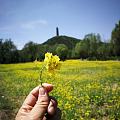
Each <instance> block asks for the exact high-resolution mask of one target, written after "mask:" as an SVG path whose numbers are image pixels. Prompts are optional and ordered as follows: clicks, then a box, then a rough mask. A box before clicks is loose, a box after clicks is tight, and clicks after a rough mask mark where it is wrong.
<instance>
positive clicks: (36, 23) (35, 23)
mask: <svg viewBox="0 0 120 120" xmlns="http://www.w3.org/2000/svg"><path fill="white" fill-rule="evenodd" d="M41 25H47V21H46V20H34V21H29V22H26V23H22V24H21V28H24V29H35V28H36V27H38V26H41Z"/></svg>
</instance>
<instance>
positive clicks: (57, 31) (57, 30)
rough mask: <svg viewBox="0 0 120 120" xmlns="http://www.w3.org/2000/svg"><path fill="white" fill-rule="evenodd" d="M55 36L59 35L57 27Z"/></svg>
mask: <svg viewBox="0 0 120 120" xmlns="http://www.w3.org/2000/svg"><path fill="white" fill-rule="evenodd" d="M56 36H59V29H58V27H56Z"/></svg>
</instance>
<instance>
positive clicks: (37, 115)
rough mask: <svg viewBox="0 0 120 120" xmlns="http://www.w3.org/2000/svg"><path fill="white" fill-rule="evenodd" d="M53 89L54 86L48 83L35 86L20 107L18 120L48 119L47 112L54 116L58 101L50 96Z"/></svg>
mask: <svg viewBox="0 0 120 120" xmlns="http://www.w3.org/2000/svg"><path fill="white" fill-rule="evenodd" d="M52 90H53V86H52V85H51V84H48V83H44V84H42V86H37V87H36V88H34V89H33V90H32V91H31V92H30V93H29V95H28V96H27V97H26V99H25V101H24V103H23V105H22V106H21V108H20V109H19V111H18V113H17V115H16V120H46V119H47V118H46V115H45V114H46V113H47V114H48V115H49V116H54V115H55V112H56V108H57V101H56V100H55V99H54V98H53V97H50V96H49V92H51V91H52Z"/></svg>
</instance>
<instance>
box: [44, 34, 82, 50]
mask: <svg viewBox="0 0 120 120" xmlns="http://www.w3.org/2000/svg"><path fill="white" fill-rule="evenodd" d="M79 41H80V39H77V38H73V37H68V36H55V37H52V38H50V39H48V40H47V41H46V42H44V43H43V45H46V44H47V45H55V44H65V45H66V46H67V47H68V48H69V49H72V48H74V47H75V45H76V43H78V42H79Z"/></svg>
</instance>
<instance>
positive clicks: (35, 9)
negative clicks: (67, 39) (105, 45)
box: [0, 0, 120, 49]
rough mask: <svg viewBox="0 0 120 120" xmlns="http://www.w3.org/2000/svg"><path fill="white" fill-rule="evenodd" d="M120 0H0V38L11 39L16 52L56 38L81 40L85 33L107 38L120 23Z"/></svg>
mask: <svg viewBox="0 0 120 120" xmlns="http://www.w3.org/2000/svg"><path fill="white" fill-rule="evenodd" d="M119 11H120V0H0V38H3V39H7V38H11V39H12V41H13V42H14V43H15V45H16V46H17V48H18V49H21V48H22V47H23V46H24V45H25V43H27V42H29V41H33V42H35V43H43V42H45V41H46V40H47V39H49V38H51V37H53V36H55V28H56V27H57V26H58V27H59V30H60V35H67V36H72V37H75V38H79V39H83V38H84V36H85V35H86V34H88V33H100V35H101V37H102V39H103V40H108V39H110V37H111V31H112V29H113V28H114V26H115V23H117V22H118V20H120V12H119Z"/></svg>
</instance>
